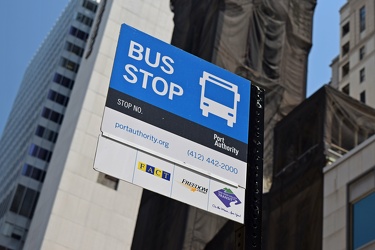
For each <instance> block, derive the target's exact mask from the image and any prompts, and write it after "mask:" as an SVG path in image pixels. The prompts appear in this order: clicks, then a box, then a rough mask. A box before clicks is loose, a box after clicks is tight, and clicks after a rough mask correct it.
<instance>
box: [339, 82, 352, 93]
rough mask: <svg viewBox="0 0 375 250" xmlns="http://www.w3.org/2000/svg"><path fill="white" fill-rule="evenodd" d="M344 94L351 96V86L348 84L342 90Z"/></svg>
mask: <svg viewBox="0 0 375 250" xmlns="http://www.w3.org/2000/svg"><path fill="white" fill-rule="evenodd" d="M341 91H342V92H343V93H344V94H347V95H349V94H350V90H349V84H346V85H345V86H344V87H343V88H342V90H341Z"/></svg>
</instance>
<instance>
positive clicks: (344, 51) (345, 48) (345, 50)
mask: <svg viewBox="0 0 375 250" xmlns="http://www.w3.org/2000/svg"><path fill="white" fill-rule="evenodd" d="M349 49H350V44H349V42H347V43H345V44H344V45H343V46H342V52H341V53H342V56H346V55H347V54H348V53H349Z"/></svg>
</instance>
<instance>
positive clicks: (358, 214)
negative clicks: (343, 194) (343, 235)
mask: <svg viewBox="0 0 375 250" xmlns="http://www.w3.org/2000/svg"><path fill="white" fill-rule="evenodd" d="M348 191H349V196H348V198H349V208H350V210H349V213H348V215H349V222H350V223H349V236H350V238H349V246H350V247H349V248H350V249H375V213H374V211H375V168H372V169H371V170H369V171H368V172H366V173H363V175H362V176H361V177H360V178H358V179H356V180H355V181H354V182H352V183H350V184H349V186H348Z"/></svg>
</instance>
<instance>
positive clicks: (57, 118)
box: [42, 108, 64, 124]
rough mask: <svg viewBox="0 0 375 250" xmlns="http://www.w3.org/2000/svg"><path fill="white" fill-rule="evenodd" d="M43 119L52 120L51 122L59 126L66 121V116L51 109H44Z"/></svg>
mask: <svg viewBox="0 0 375 250" xmlns="http://www.w3.org/2000/svg"><path fill="white" fill-rule="evenodd" d="M42 117H44V118H46V119H48V120H50V121H53V122H55V123H57V124H61V123H62V121H63V119H64V115H62V114H60V113H58V112H56V111H53V110H51V109H49V108H43V111H42Z"/></svg>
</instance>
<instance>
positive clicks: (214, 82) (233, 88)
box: [199, 71, 240, 127]
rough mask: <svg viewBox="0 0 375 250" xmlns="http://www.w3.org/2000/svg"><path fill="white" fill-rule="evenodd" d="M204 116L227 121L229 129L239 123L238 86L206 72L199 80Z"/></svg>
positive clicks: (201, 106)
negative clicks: (214, 116)
mask: <svg viewBox="0 0 375 250" xmlns="http://www.w3.org/2000/svg"><path fill="white" fill-rule="evenodd" d="M199 84H200V85H201V86H202V89H201V100H200V108H201V110H202V115H203V116H206V117H208V114H209V113H211V114H213V115H216V116H218V117H221V118H223V119H225V120H226V121H227V125H228V126H229V127H233V124H234V123H236V121H237V103H238V102H239V101H240V94H239V93H238V86H237V85H235V84H233V83H231V82H228V81H226V80H224V79H222V78H220V77H217V76H215V75H213V74H211V73H208V72H206V71H204V72H203V76H202V77H201V78H200V80H199Z"/></svg>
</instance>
